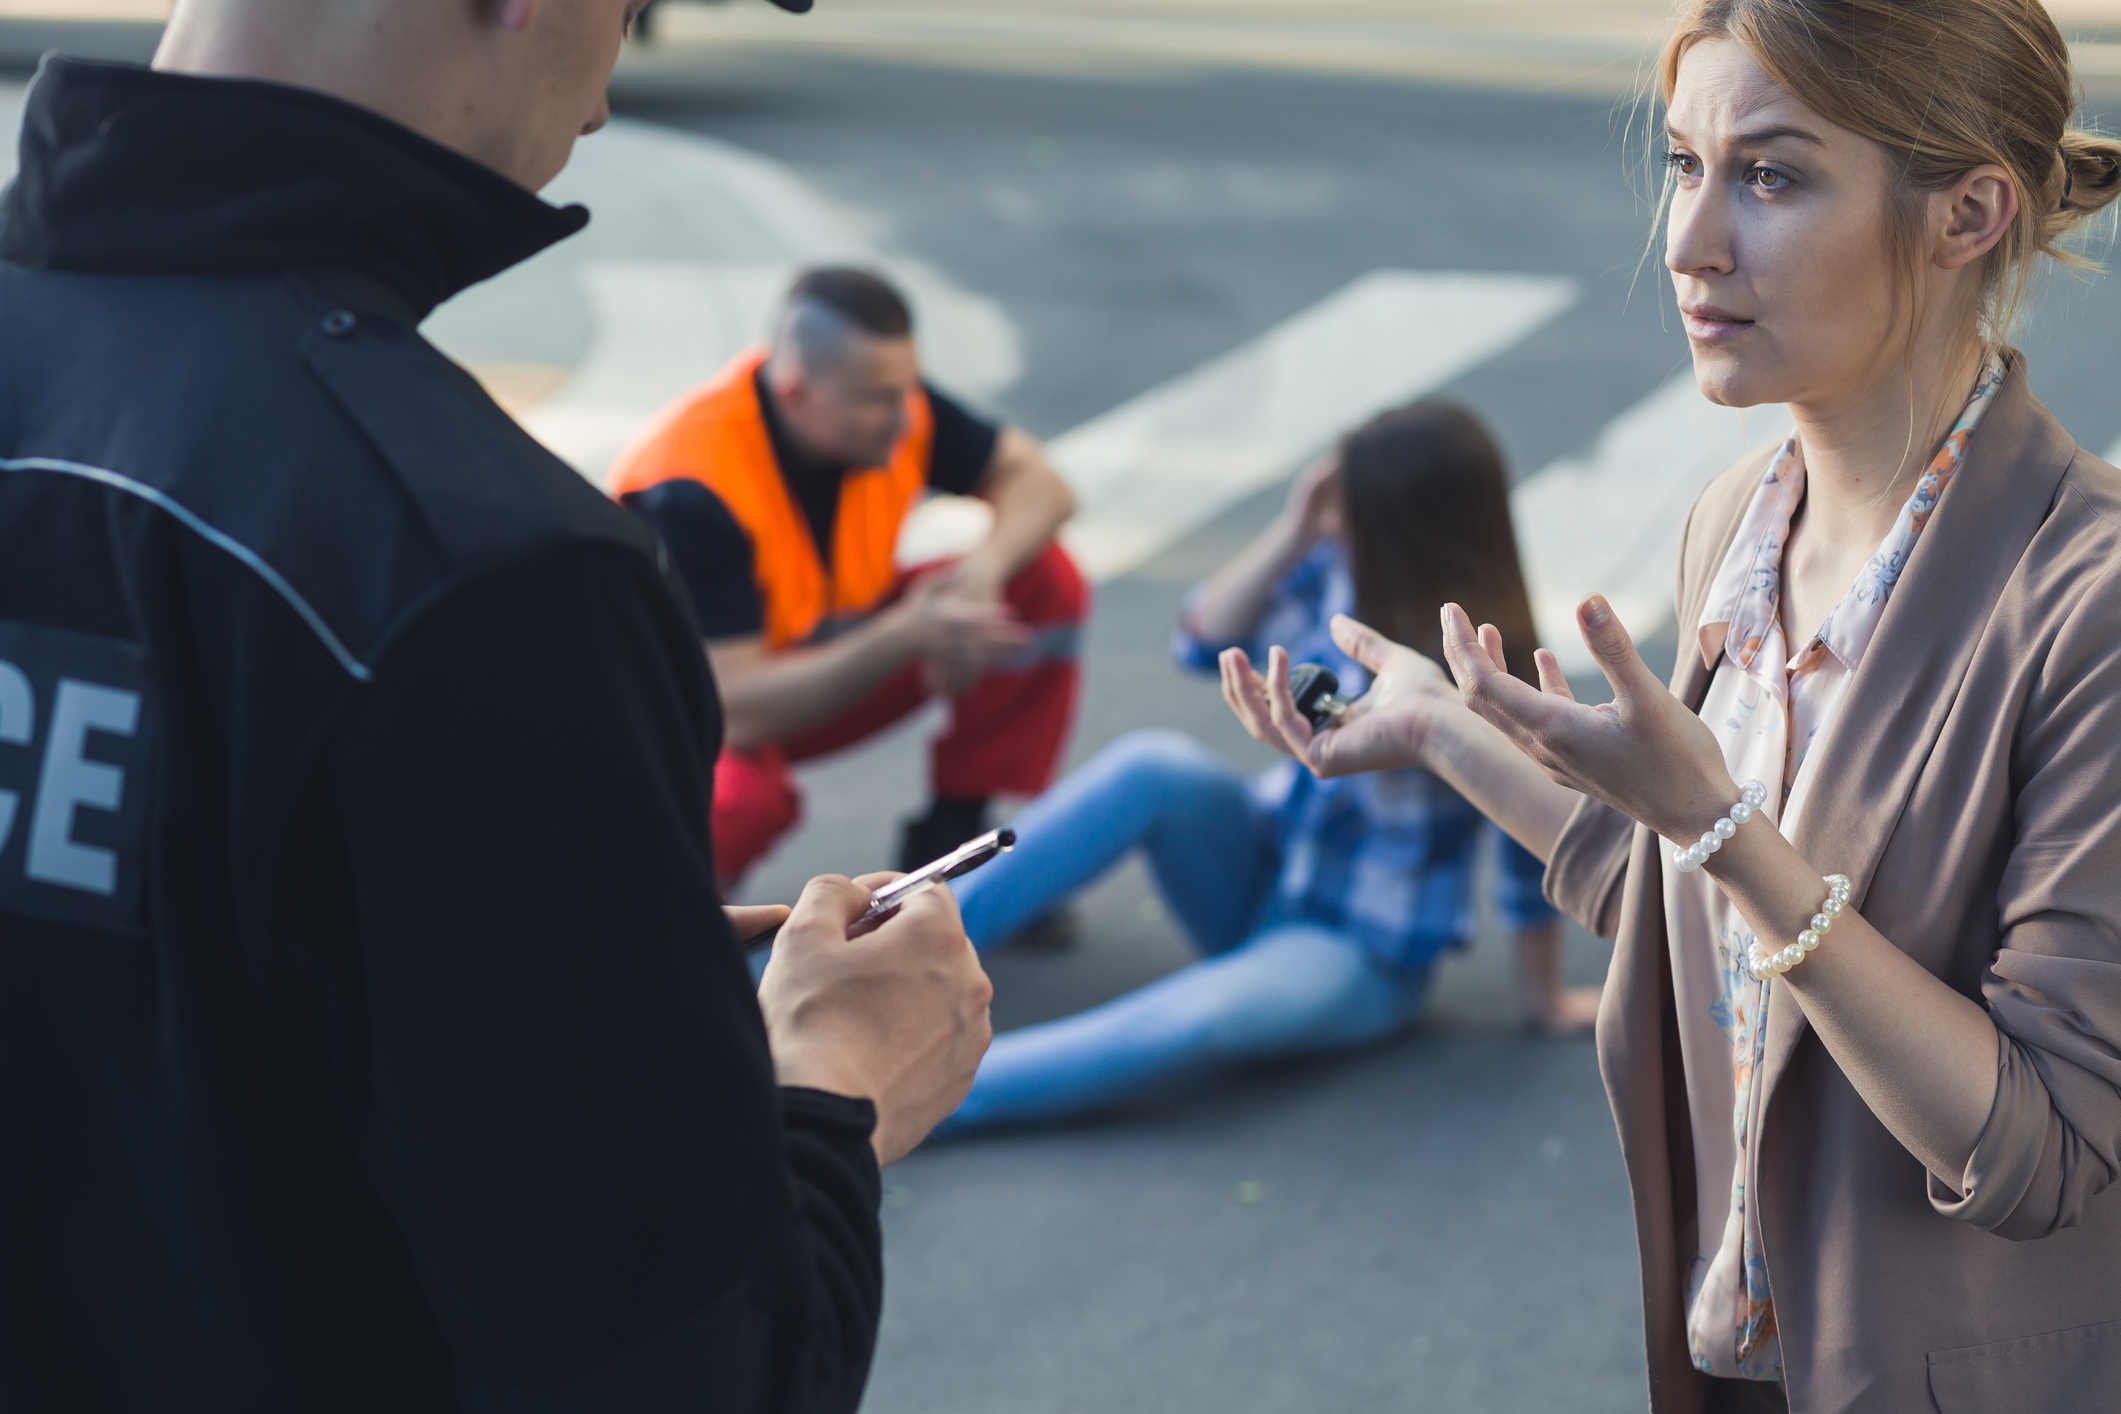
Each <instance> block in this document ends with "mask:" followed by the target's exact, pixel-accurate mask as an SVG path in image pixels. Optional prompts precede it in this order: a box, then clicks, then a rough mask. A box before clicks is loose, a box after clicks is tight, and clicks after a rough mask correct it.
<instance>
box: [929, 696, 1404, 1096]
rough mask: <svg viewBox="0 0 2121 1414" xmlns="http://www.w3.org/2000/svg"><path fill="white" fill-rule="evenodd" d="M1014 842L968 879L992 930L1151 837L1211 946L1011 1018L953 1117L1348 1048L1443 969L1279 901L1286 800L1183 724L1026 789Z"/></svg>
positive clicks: (967, 891) (974, 925) (1169, 882)
mask: <svg viewBox="0 0 2121 1414" xmlns="http://www.w3.org/2000/svg"><path fill="white" fill-rule="evenodd" d="M1015 823H1016V831H1017V838H1018V844H1017V847H1016V850H1015V851H1014V852H1013V853H1011V854H1007V855H1004V856H1003V857H1002V858H1000V859H997V860H995V861H994V862H993V863H991V864H989V865H987V866H986V867H985V868H983V869H980V870H979V871H978V872H976V873H973V874H970V875H967V876H966V877H965V878H964V879H963V880H961V881H959V882H958V883H957V884H956V885H955V886H954V887H955V888H956V890H957V895H958V900H959V903H960V906H961V907H962V909H963V911H964V916H965V929H966V931H967V932H968V933H970V934H971V936H972V941H973V943H974V944H975V945H976V946H978V947H982V948H985V947H990V946H992V945H994V944H995V943H998V942H1001V941H1002V940H1003V939H1005V938H1007V937H1009V936H1010V935H1011V934H1013V933H1015V932H1016V931H1017V930H1018V929H1019V928H1021V927H1023V926H1024V925H1025V924H1026V923H1029V922H1031V921H1032V920H1034V919H1036V918H1037V917H1038V916H1039V915H1041V914H1043V913H1045V912H1046V911H1047V910H1048V909H1050V908H1052V907H1053V906H1054V905H1055V904H1056V903H1058V902H1059V901H1060V900H1061V899H1063V898H1065V897H1066V896H1067V895H1069V894H1071V893H1073V892H1074V891H1075V890H1077V889H1079V888H1081V887H1082V886H1083V885H1085V884H1087V883H1089V882H1090V881H1091V880H1092V879H1095V878H1096V877H1097V876H1098V875H1100V874H1102V873H1104V872H1105V870H1107V869H1109V868H1111V867H1112V866H1113V865H1114V864H1116V863H1118V862H1119V861H1120V860H1121V859H1123V858H1124V857H1125V856H1126V855H1127V854H1128V853H1129V852H1130V851H1132V850H1134V849H1136V848H1140V849H1141V850H1142V851H1143V852H1144V853H1145V854H1146V855H1147V856H1148V862H1149V868H1150V870H1151V872H1152V874H1153V875H1154V877H1155V880H1156V887H1157V891H1158V892H1159V893H1161V894H1162V895H1163V898H1164V902H1165V904H1166V905H1167V906H1168V907H1169V908H1170V910H1171V912H1172V913H1173V914H1174V915H1176V917H1177V919H1178V921H1179V924H1180V926H1181V927H1183V928H1184V929H1185V931H1186V935H1187V937H1188V938H1189V939H1191V941H1192V943H1193V945H1194V946H1195V947H1196V948H1198V949H1199V950H1200V951H1201V952H1202V953H1203V954H1204V956H1203V958H1202V960H1201V961H1199V962H1196V963H1193V964H1192V965H1190V966H1188V967H1184V968H1181V969H1180V970H1179V971H1177V972H1175V973H1172V974H1171V975H1170V976H1168V977H1165V978H1162V979H1161V980H1159V981H1156V982H1152V983H1150V984H1149V985H1148V986H1146V987H1142V988H1140V989H1139V990H1137V991H1134V992H1130V993H1128V994H1127V995H1126V996H1123V997H1119V998H1117V999H1115V1000H1113V1001H1110V1002H1107V1003H1105V1004H1104V1005H1102V1006H1099V1007H1096V1008H1093V1009H1092V1010H1090V1011H1086V1012H1083V1013H1081V1014H1080V1015H1077V1016H1071V1017H1067V1018H1064V1019H1062V1020H1059V1021H1052V1022H1047V1023H1045V1024H1043V1025H1039V1026H1029V1027H1025V1028H1023V1029H1021V1030H1017V1031H1011V1032H1007V1033H1005V1034H1003V1035H1001V1036H999V1037H997V1038H995V1042H994V1045H993V1048H992V1049H991V1050H989V1051H988V1053H987V1057H986V1059H985V1060H984V1061H982V1062H981V1064H980V1069H979V1075H978V1077H977V1078H976V1079H975V1080H974V1081H973V1084H972V1093H971V1094H970V1095H968V1096H966V1098H965V1102H964V1104H962V1105H961V1106H959V1107H958V1110H957V1113H956V1114H954V1115H952V1116H951V1118H950V1119H949V1121H948V1122H947V1123H946V1124H945V1125H944V1126H943V1128H942V1130H941V1131H939V1132H941V1133H961V1132H964V1131H966V1130H970V1129H974V1128H978V1127H981V1126H985V1125H992V1124H1015V1123H1025V1122H1030V1121H1037V1120H1052V1119H1059V1118H1062V1117H1065V1116H1069V1115H1075V1114H1080V1113H1082V1112H1085V1111H1088V1110H1092V1109H1096V1108H1100V1107H1102V1106H1106V1105H1109V1104H1112V1103H1114V1102H1116V1101H1119V1100H1123V1099H1127V1098H1130V1097H1132V1096H1135V1095H1138V1094H1140V1093H1142V1092H1144V1091H1147V1090H1150V1089H1152V1088H1155V1087H1158V1086H1161V1085H1163V1084H1166V1083H1168V1082H1171V1081H1176V1080H1180V1079H1184V1078H1188V1077H1190V1076H1194V1075H1198V1074H1202V1073H1205V1072H1208V1071H1211V1070H1214V1069H1217V1068H1219V1067H1223V1066H1228V1065H1231V1064H1233V1063H1236V1062H1239V1061H1246V1060H1257V1059H1263V1058H1267V1057H1272V1056H1287V1055H1297V1054H1303V1053H1315V1052H1322V1051H1334V1050H1343V1049H1347V1048H1350V1047H1354V1046H1360V1045H1363V1044H1365V1043H1368V1042H1371V1041H1377V1040H1381V1039H1383V1038H1384V1037H1386V1036H1389V1035H1391V1034H1392V1033H1394V1032H1395V1031H1398V1030H1399V1029H1400V1028H1401V1027H1403V1026H1405V1025H1406V1023H1407V1022H1408V1021H1410V1020H1411V1019H1412V1018H1413V1015H1414V1012H1415V1010H1416V1008H1417V1007H1418V1006H1419V1005H1420V1002H1421V997H1422V993H1423V992H1424V991H1425V990H1426V984H1427V980H1428V974H1427V972H1426V971H1423V972H1419V973H1403V972H1398V971H1395V970H1393V969H1391V968H1389V967H1387V966H1385V965H1383V964H1380V963H1378V962H1376V961H1374V960H1373V959H1372V958H1371V956H1370V954H1369V953H1368V952H1367V951H1366V950H1365V949H1364V948H1363V947H1362V946H1361V945H1360V944H1359V943H1357V942H1356V941H1355V940H1353V939H1351V938H1349V937H1348V936H1347V935H1345V934H1344V933H1342V932H1340V931H1338V930H1337V929H1334V928H1330V927H1326V926H1323V925H1321V924H1319V923H1316V922H1311V921H1306V920H1304V919H1302V918H1289V917H1277V916H1274V915H1273V914H1272V913H1271V911H1270V910H1267V909H1266V903H1267V899H1268V897H1269V895H1270V893H1271V891H1272V888H1273V883H1274V878H1275V875H1276V873H1277V871H1278V870H1279V868H1280V863H1281V846H1280V841H1279V839H1278V837H1277V833H1276V826H1275V822H1274V820H1273V818H1272V817H1271V816H1269V815H1268V814H1267V813H1266V812H1265V811H1264V810H1262V809H1261V808H1260V807H1259V806H1258V805H1257V804H1256V803H1255V802H1254V801H1253V799H1252V796H1251V793H1250V791H1249V789H1248V788H1247V782H1246V780H1245V778H1244V777H1243V776H1241V775H1239V774H1238V773H1237V772H1236V771H1235V770H1233V769H1232V768H1231V767H1230V766H1228V765H1226V764H1224V762H1222V761H1221V760H1220V759H1219V758H1217V757H1216V756H1215V755H1214V754H1213V753H1212V752H1210V751H1209V750H1208V749H1207V748H1206V747H1203V746H1201V745H1200V744H1199V743H1197V742H1195V741H1193V740H1192V739H1191V738H1189V737H1185V736H1182V735H1179V734H1178V733H1176V732H1168V731H1141V732H1135V733H1132V734H1131V735H1128V736H1126V737H1123V738H1121V739H1120V740H1119V741H1117V742H1114V743H1113V744H1112V745H1111V746H1110V747H1107V748H1106V749H1105V750H1104V751H1103V752H1101V753H1100V754H1099V755H1098V756H1097V757H1096V759H1094V760H1092V761H1091V762H1090V763H1089V764H1087V765H1086V766H1084V767H1083V768H1082V769H1081V770H1079V771H1077V772H1075V773H1074V774H1073V775H1071V776H1069V777H1068V778H1067V779H1066V780H1064V781H1062V782H1061V783H1060V784H1058V785H1056V786H1055V787H1054V788H1053V789H1052V790H1050V791H1048V792H1047V793H1046V794H1045V795H1043V796H1041V797H1040V798H1039V799H1038V800H1036V801H1035V802H1033V803H1032V804H1031V805H1030V806H1029V807H1027V808H1026V809H1025V811H1024V813H1023V814H1022V815H1021V816H1020V817H1019V818H1018V819H1017V821H1016V822H1015Z"/></svg>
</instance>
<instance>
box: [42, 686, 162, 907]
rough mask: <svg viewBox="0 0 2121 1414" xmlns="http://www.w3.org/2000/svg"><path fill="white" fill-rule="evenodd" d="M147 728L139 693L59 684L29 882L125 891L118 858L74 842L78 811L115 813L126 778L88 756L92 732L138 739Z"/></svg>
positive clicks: (97, 891)
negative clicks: (139, 731)
mask: <svg viewBox="0 0 2121 1414" xmlns="http://www.w3.org/2000/svg"><path fill="white" fill-rule="evenodd" d="M139 725H140V694H139V693H137V692H124V691H121V690H120V689H118V688H115V687H99V686H97V685H96V684H95V683H87V682H76V681H75V680H74V679H72V678H61V679H60V680H59V695H58V698H57V699H56V700H55V701H54V702H53V704H52V729H51V740H50V742H48V743H47V744H46V746H45V749H44V778H43V780H42V781H40V782H39V783H38V785H37V808H36V811H35V812H34V814H33V815H32V816H31V819H30V826H29V876H30V877H31V878H32V879H36V880H39V881H41V882H43V883H47V884H57V885H59V886H60V887H62V888H69V889H80V890H82V891H84V892H86V893H94V894H104V895H106V896H107V895H110V894H114V893H116V892H117V891H118V887H117V886H118V856H117V855H116V854H115V853H114V852H113V851H111V850H107V849H104V848H102V847H100V846H97V845H87V844H81V843H80V842H78V841H77V840H75V839H74V838H73V824H74V810H75V808H76V807H79V806H87V807H88V808H90V809H92V810H116V809H117V808H118V802H119V801H120V800H121V799H123V798H124V793H125V773H124V772H123V771H121V770H119V769H118V768H117V767H116V766H107V765H104V764H103V763H102V762H99V761H91V760H89V759H88V756H87V754H86V753H87V747H88V734H89V733H90V732H91V731H100V732H110V733H112V734H114V735H117V736H131V735H132V734H133V732H134V731H135V730H136V729H137V728H138V727H139Z"/></svg>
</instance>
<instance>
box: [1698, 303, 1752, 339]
mask: <svg viewBox="0 0 2121 1414" xmlns="http://www.w3.org/2000/svg"><path fill="white" fill-rule="evenodd" d="M1680 314H1681V316H1682V317H1683V318H1684V319H1685V320H1686V334H1687V337H1688V338H1689V339H1692V340H1693V341H1694V342H1695V343H1697V344H1724V343H1729V342H1730V341H1731V340H1733V339H1735V338H1737V337H1739V336H1740V335H1741V334H1744V333H1745V332H1746V331H1747V330H1748V329H1751V328H1752V327H1753V321H1752V320H1750V319H1740V318H1738V317H1736V316H1735V315H1732V314H1728V313H1726V312H1724V311H1723V310H1720V309H1710V308H1695V309H1683V310H1681V311H1680Z"/></svg>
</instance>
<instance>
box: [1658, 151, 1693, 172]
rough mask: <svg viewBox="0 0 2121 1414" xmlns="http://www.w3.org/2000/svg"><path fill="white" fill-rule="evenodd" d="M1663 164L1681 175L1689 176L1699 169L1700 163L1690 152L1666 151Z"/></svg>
mask: <svg viewBox="0 0 2121 1414" xmlns="http://www.w3.org/2000/svg"><path fill="white" fill-rule="evenodd" d="M1664 165H1665V166H1666V167H1668V168H1670V169H1671V170H1672V171H1674V172H1676V173H1678V174H1679V175H1680V176H1682V177H1691V176H1693V175H1694V174H1695V173H1696V172H1699V171H1700V170H1701V163H1700V161H1699V160H1697V159H1696V158H1695V156H1694V154H1693V153H1691V152H1678V151H1673V152H1667V153H1666V154H1665V155H1664Z"/></svg>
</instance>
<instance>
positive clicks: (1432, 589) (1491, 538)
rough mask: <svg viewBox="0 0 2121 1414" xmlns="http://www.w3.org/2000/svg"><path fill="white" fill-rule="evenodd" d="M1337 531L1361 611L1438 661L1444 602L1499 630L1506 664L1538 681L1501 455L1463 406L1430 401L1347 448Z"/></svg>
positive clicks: (1382, 418)
mask: <svg viewBox="0 0 2121 1414" xmlns="http://www.w3.org/2000/svg"><path fill="white" fill-rule="evenodd" d="M1340 495H1341V522H1342V524H1341V535H1342V538H1343V539H1344V540H1345V541H1346V542H1347V546H1348V561H1349V568H1350V570H1351V571H1352V572H1353V574H1354V577H1355V610H1356V617H1358V618H1360V619H1361V620H1362V621H1363V622H1364V623H1367V624H1369V625H1370V626H1371V627H1372V628H1375V629H1377V630H1378V631H1379V632H1381V633H1383V634H1385V635H1386V636H1387V637H1389V638H1394V639H1397V640H1398V641H1399V642H1401V643H1404V644H1406V645H1407V646H1408V647H1410V648H1415V649H1419V650H1420V651H1421V652H1423V653H1426V654H1428V655H1429V656H1430V657H1432V658H1435V659H1437V660H1438V661H1439V662H1440V661H1442V658H1443V632H1442V629H1441V627H1440V625H1439V622H1438V619H1439V615H1440V614H1441V612H1442V609H1443V606H1444V605H1445V604H1447V603H1457V604H1462V605H1464V606H1465V611H1466V612H1467V613H1468V614H1470V615H1472V618H1473V622H1474V623H1476V624H1479V623H1492V624H1494V625H1495V626H1496V627H1497V628H1499V629H1501V630H1502V641H1503V645H1504V651H1505V652H1506V653H1507V655H1508V659H1509V665H1510V671H1511V672H1513V673H1515V674H1516V675H1517V676H1518V677H1521V678H1523V679H1524V680H1525V681H1527V682H1531V683H1536V682H1537V681H1538V676H1537V674H1536V673H1535V672H1534V670H1533V667H1532V652H1533V650H1534V649H1535V648H1537V647H1538V646H1539V645H1538V640H1537V638H1536V636H1535V634H1534V631H1533V627H1532V602H1531V596H1530V595H1529V594H1527V593H1526V592H1525V584H1524V570H1523V568H1522V567H1521V565H1520V564H1519V562H1518V558H1517V537H1516V535H1515V533H1514V532H1513V530H1512V529H1511V524H1510V481H1509V477H1508V475H1507V474H1506V473H1505V471H1504V468H1503V460H1502V451H1501V449H1500V448H1498V447H1497V446H1496V445H1495V439H1494V438H1493V437H1491V436H1489V435H1488V430H1487V428H1486V427H1484V426H1482V425H1481V422H1480V419H1479V418H1477V417H1475V416H1474V415H1473V414H1472V412H1471V411H1469V410H1468V409H1467V408H1465V407H1464V406H1462V405H1461V404H1459V403H1455V402H1452V401H1450V400H1448V399H1445V398H1423V399H1421V400H1419V401H1417V402H1413V403H1409V404H1407V405H1406V406H1405V407H1399V408H1394V409H1392V410H1391V411H1389V412H1384V413H1380V414H1378V415H1377V416H1376V417H1374V418H1372V419H1370V421H1368V422H1366V423H1364V424H1363V425H1362V426H1361V427H1358V428H1356V429H1355V430H1354V431H1353V432H1351V433H1349V434H1348V435H1347V437H1346V438H1344V439H1343V440H1342V442H1341V444H1340Z"/></svg>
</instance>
